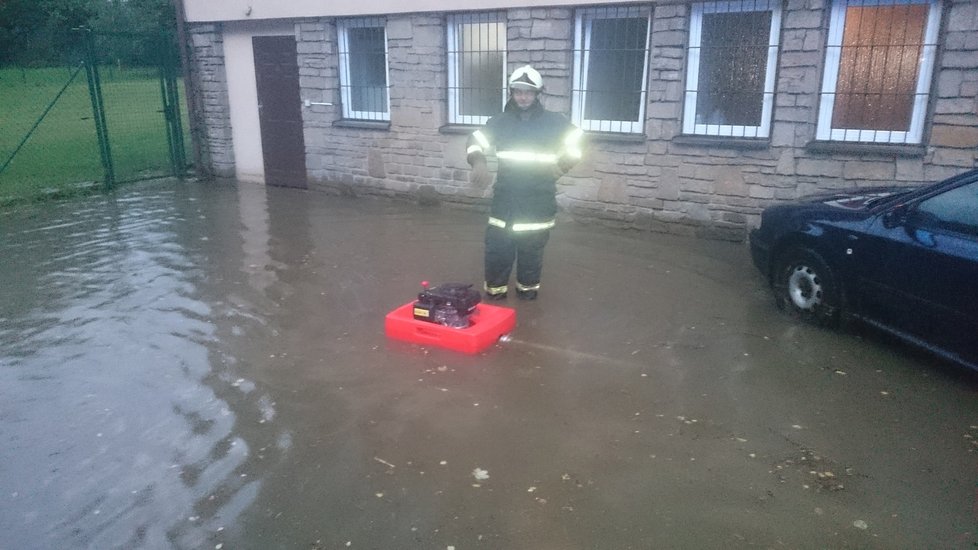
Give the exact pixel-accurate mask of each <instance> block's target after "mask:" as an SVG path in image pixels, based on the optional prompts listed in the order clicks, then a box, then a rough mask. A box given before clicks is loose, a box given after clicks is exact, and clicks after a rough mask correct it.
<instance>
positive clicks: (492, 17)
mask: <svg viewBox="0 0 978 550" xmlns="http://www.w3.org/2000/svg"><path fill="white" fill-rule="evenodd" d="M473 23H503V24H504V25H505V24H506V14H505V13H504V12H492V13H472V14H452V15H449V16H448V24H447V25H446V27H447V38H448V123H449V124H476V125H482V124H485V123H486V122H487V121H488V120H489V116H482V115H464V114H462V113H460V112H459V105H460V104H461V93H462V92H461V82H460V81H459V75H458V62H459V59H458V54H459V53H465V52H463V51H462V48H463V44H462V36H461V34H462V33H460V32H459V27H461V26H462V25H468V24H473ZM502 40H503V44H502V50H497V51H501V52H502V54H503V66H502V71H501V72H500V75H499V100H500V102H499V110H500V111H502V109H503V107H504V106H505V105H506V99H507V98H506V67H507V65H506V50H507V48H506V46H507V37H506V31H504V34H503V37H502Z"/></svg>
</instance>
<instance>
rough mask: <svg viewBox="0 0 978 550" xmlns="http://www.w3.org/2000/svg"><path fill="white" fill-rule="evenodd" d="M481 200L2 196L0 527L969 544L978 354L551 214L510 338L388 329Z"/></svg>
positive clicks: (303, 542) (109, 541) (199, 193)
mask: <svg viewBox="0 0 978 550" xmlns="http://www.w3.org/2000/svg"><path fill="white" fill-rule="evenodd" d="M484 223H485V220H484V217H483V215H481V214H480V213H477V212H469V211H459V210H453V209H450V208H447V207H444V206H443V207H419V206H416V205H412V204H407V203H403V202H391V201H387V200H381V199H353V198H342V197H335V196H329V195H324V194H317V193H310V192H303V191H296V190H285V189H268V190H266V189H264V188H262V187H259V186H251V185H242V186H240V187H237V188H236V187H233V186H229V185H222V184H211V185H202V184H180V183H175V182H158V183H153V184H144V185H139V186H131V187H127V188H124V189H122V190H120V191H118V192H117V193H116V194H114V195H113V196H108V197H107V196H97V197H90V198H84V199H77V200H73V201H70V202H63V203H55V204H48V205H45V206H43V207H38V208H33V209H21V210H18V211H15V212H12V213H11V212H8V213H4V214H2V216H0V235H2V243H0V258H2V268H0V346H2V348H0V548H2V549H11V550H13V549H21V548H98V549H104V548H168V547H172V548H215V549H220V548H225V549H238V548H256V549H269V548H299V549H334V548H335V549H341V548H343V549H345V548H371V549H400V548H424V549H429V548H430V549H450V548H455V549H456V550H468V549H477V548H489V549H533V550H551V549H553V550H557V549H561V550H562V549H628V548H643V549H646V548H679V547H683V548H755V547H756V548H973V547H974V546H975V545H976V541H978V538H976V534H975V533H976V523H978V502H976V489H975V487H976V485H975V484H976V479H978V475H976V473H978V467H976V464H978V462H976V457H978V444H976V438H978V398H976V397H978V381H976V377H975V376H972V375H970V374H966V373H962V372H961V371H959V370H957V369H955V368H953V367H948V366H946V365H943V364H941V363H939V362H937V361H935V360H932V359H930V358H929V357H928V356H926V355H922V354H920V353H917V352H915V351H913V350H910V349H908V348H906V347H903V346H900V345H897V344H894V343H893V342H890V341H888V340H886V339H885V338H882V337H879V336H877V335H874V334H859V333H851V332H850V333H838V332H832V331H825V330H820V329H817V328H812V327H809V326H805V325H802V324H798V323H796V322H794V321H792V320H790V319H788V318H786V317H784V316H783V315H781V314H780V313H779V312H778V311H777V310H776V309H775V307H774V305H773V300H772V299H771V298H770V296H769V294H768V292H767V289H766V288H765V287H764V285H763V283H762V281H761V280H760V278H759V276H758V274H757V273H756V272H755V271H754V269H753V267H752V266H751V265H750V262H749V259H748V254H747V249H746V246H745V245H743V244H732V243H723V242H710V241H701V240H691V239H683V238H676V237H667V236H662V235H655V234H640V233H636V232H619V231H612V230H608V229H603V228H599V227H595V226H585V225H577V224H573V223H569V222H568V223H562V224H561V225H559V226H558V228H557V229H556V230H555V232H554V233H553V237H552V239H551V243H550V245H549V246H548V249H547V259H546V267H545V270H544V287H543V289H542V291H541V295H540V299H539V300H537V301H536V302H519V301H517V300H515V299H514V297H512V296H511V297H510V301H509V302H508V304H507V305H508V306H510V307H514V308H516V310H517V312H518V313H517V315H518V326H517V328H516V329H515V331H514V332H513V334H512V341H510V342H506V343H501V344H499V345H496V346H494V347H492V348H490V349H489V350H488V351H486V352H484V353H482V354H479V355H475V356H469V355H462V354H458V353H454V352H450V351H445V350H441V349H438V348H423V347H419V346H415V345H411V344H405V343H400V342H394V341H389V340H388V339H387V338H385V335H384V329H383V318H384V315H385V314H386V313H387V312H388V311H390V310H392V309H394V308H395V307H397V306H399V305H401V304H403V303H406V302H408V301H409V300H411V299H412V297H413V296H414V295H415V294H416V293H417V291H418V289H419V285H418V283H419V281H421V280H423V279H428V280H431V281H433V282H446V281H460V282H475V283H481V253H482V244H481V242H482V234H483V230H484Z"/></svg>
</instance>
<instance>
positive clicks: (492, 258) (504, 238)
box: [486, 225, 550, 294]
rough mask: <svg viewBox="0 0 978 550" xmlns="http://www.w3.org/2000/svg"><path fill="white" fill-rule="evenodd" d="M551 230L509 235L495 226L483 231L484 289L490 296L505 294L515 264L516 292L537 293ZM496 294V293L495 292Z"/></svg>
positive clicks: (506, 231) (510, 232)
mask: <svg viewBox="0 0 978 550" xmlns="http://www.w3.org/2000/svg"><path fill="white" fill-rule="evenodd" d="M549 239H550V230H549V229H542V230H537V231H512V230H511V229H508V228H506V229H504V228H500V227H496V226H494V225H490V226H488V228H487V229H486V289H487V290H488V291H489V292H490V293H492V294H501V293H502V292H505V291H506V290H505V289H506V286H507V285H508V284H509V275H510V273H511V272H512V270H513V262H514V261H515V262H516V285H517V286H516V288H517V289H520V290H536V289H538V288H539V287H540V273H541V271H542V270H543V247H544V246H546V244H547V241H548V240H549ZM494 290H495V291H494Z"/></svg>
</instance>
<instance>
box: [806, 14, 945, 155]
mask: <svg viewBox="0 0 978 550" xmlns="http://www.w3.org/2000/svg"><path fill="white" fill-rule="evenodd" d="M901 4H927V5H929V7H930V8H929V9H928V11H927V23H926V26H925V28H924V44H923V46H922V48H921V55H920V64H919V66H918V73H917V88H916V92H915V94H914V104H913V109H912V110H911V115H910V128H908V129H907V130H906V131H892V130H864V129H860V128H833V127H832V115H833V110H834V108H835V95H836V86H837V85H838V79H839V68H840V64H841V60H842V34H843V31H844V30H845V24H846V8H848V7H849V6H889V5H901ZM940 23H941V2H940V0H834V1H833V2H832V13H831V16H830V21H829V37H828V47H827V49H826V53H825V74H824V76H823V78H822V93H821V98H820V100H819V114H818V128H817V130H816V134H815V136H816V139H818V140H822V141H855V142H866V143H900V144H919V143H920V142H921V140H922V138H923V134H924V119H925V117H926V116H927V102H928V97H929V95H930V88H931V77H932V75H933V71H934V62H935V58H936V55H937V32H938V29H939V28H940Z"/></svg>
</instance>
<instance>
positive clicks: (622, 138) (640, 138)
mask: <svg viewBox="0 0 978 550" xmlns="http://www.w3.org/2000/svg"><path fill="white" fill-rule="evenodd" d="M584 134H585V135H587V138H588V140H589V141H617V142H633V143H634V142H645V141H648V138H647V137H646V136H645V134H626V133H623V132H594V131H588V130H585V132H584Z"/></svg>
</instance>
